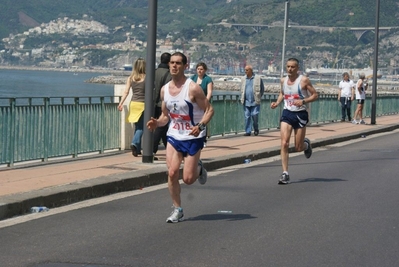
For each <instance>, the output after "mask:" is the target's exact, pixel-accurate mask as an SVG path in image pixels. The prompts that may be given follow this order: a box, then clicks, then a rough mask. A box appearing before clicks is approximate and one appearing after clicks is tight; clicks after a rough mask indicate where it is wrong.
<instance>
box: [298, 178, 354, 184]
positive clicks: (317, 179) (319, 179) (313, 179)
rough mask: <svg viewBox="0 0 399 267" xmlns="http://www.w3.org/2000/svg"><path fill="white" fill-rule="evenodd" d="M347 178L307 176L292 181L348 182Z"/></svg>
mask: <svg viewBox="0 0 399 267" xmlns="http://www.w3.org/2000/svg"><path fill="white" fill-rule="evenodd" d="M346 181H347V180H344V179H339V178H331V179H328V178H307V179H299V180H298V181H292V182H291V184H296V183H309V182H323V183H325V182H346Z"/></svg>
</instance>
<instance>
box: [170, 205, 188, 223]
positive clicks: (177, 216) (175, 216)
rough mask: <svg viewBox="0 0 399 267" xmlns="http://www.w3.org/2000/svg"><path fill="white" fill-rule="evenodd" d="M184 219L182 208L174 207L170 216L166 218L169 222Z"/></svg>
mask: <svg viewBox="0 0 399 267" xmlns="http://www.w3.org/2000/svg"><path fill="white" fill-rule="evenodd" d="M182 221H184V214H183V209H182V208H174V210H173V211H172V213H171V214H170V216H169V217H168V218H167V219H166V222H167V223H178V222H182Z"/></svg>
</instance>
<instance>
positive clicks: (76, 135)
mask: <svg viewBox="0 0 399 267" xmlns="http://www.w3.org/2000/svg"><path fill="white" fill-rule="evenodd" d="M73 143H74V151H73V155H72V157H73V158H77V157H78V154H79V98H78V97H75V133H74V142H73Z"/></svg>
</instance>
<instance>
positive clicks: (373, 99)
mask: <svg viewBox="0 0 399 267" xmlns="http://www.w3.org/2000/svg"><path fill="white" fill-rule="evenodd" d="M375 14H376V15H375V38H374V39H375V40H374V41H375V44H374V62H373V90H372V94H371V124H375V123H376V121H375V117H376V112H377V108H376V103H377V69H378V35H379V26H380V25H379V20H380V0H376V9H375Z"/></svg>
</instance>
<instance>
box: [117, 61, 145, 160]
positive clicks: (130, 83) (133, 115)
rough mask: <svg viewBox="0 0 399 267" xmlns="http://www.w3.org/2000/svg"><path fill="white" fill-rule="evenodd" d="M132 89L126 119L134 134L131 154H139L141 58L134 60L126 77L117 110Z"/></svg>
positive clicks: (143, 66) (121, 106)
mask: <svg viewBox="0 0 399 267" xmlns="http://www.w3.org/2000/svg"><path fill="white" fill-rule="evenodd" d="M130 89H131V90H132V93H133V95H132V99H131V101H130V105H129V115H128V117H127V121H128V122H130V123H134V134H133V138H132V142H131V144H130V148H131V150H132V154H133V156H135V157H137V156H138V155H139V154H141V138H142V136H143V127H144V100H145V99H144V94H145V60H144V59H142V58H139V59H137V60H136V61H135V62H134V65H133V70H132V73H131V74H130V76H129V78H127V81H126V86H125V91H124V92H123V96H122V99H121V101H120V103H119V105H118V109H119V111H122V110H123V103H124V102H125V100H126V97H127V96H128V94H129V91H130Z"/></svg>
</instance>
